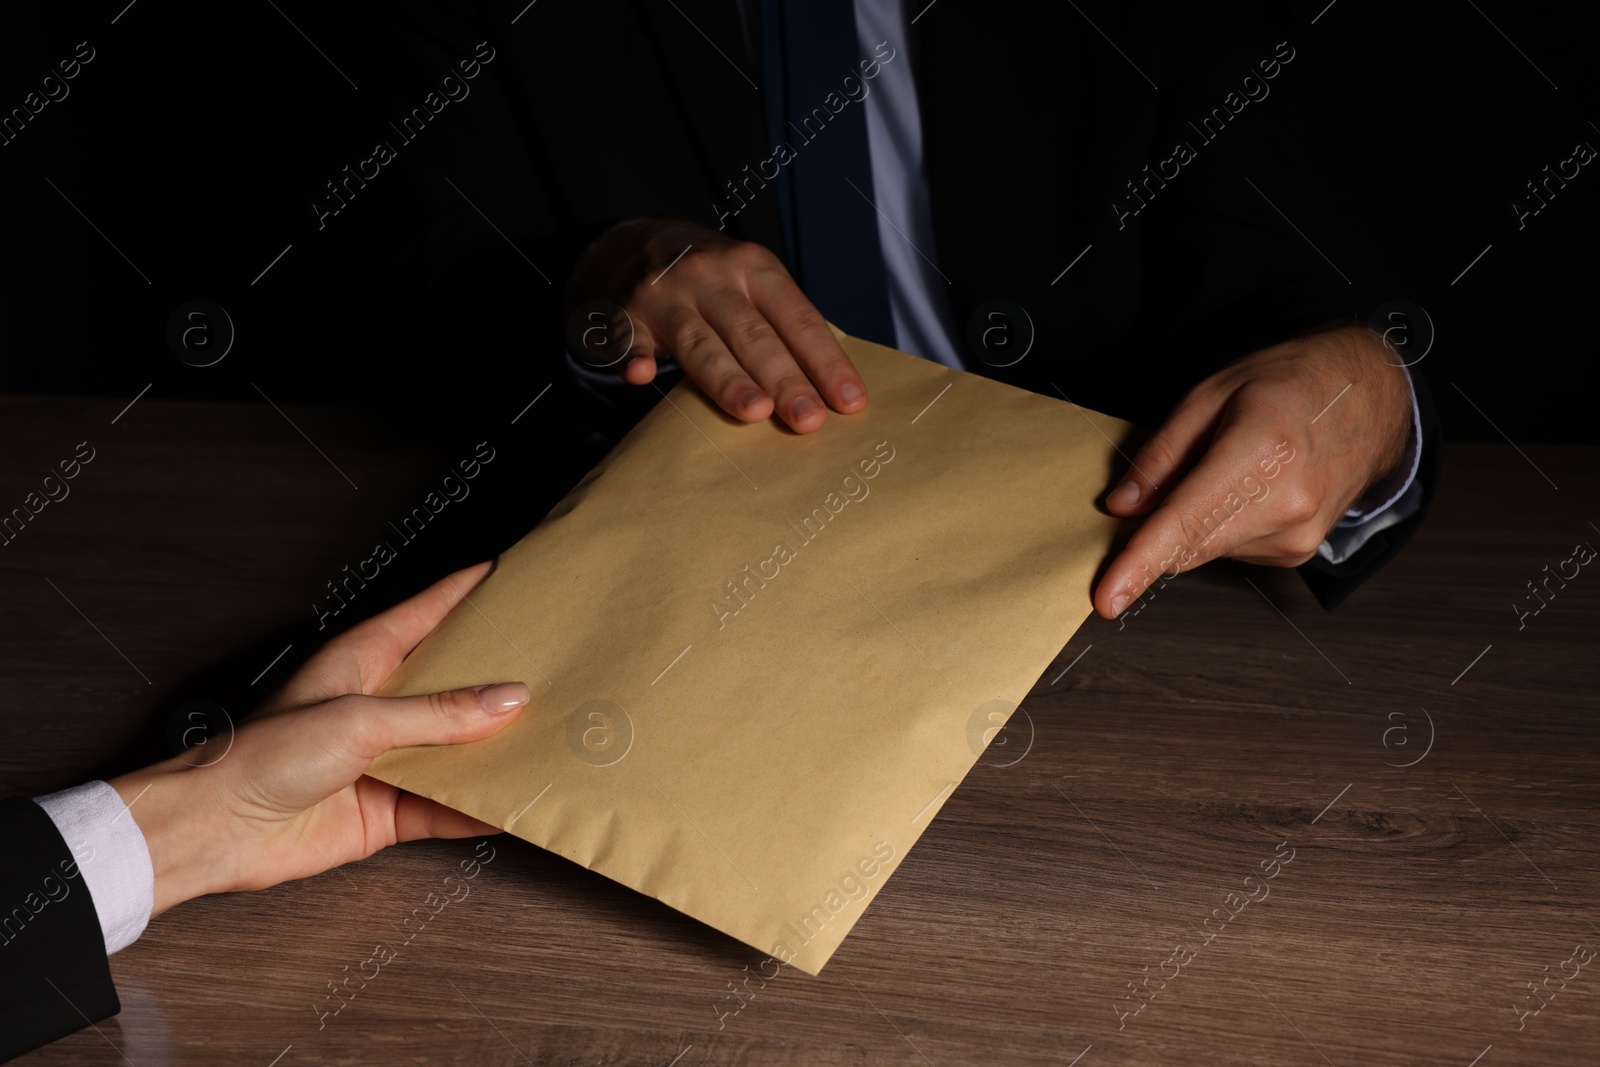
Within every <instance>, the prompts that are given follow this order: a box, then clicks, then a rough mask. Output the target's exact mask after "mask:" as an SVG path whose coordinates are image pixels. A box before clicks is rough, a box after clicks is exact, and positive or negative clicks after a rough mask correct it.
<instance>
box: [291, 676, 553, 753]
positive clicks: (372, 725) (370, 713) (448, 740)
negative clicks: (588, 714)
mask: <svg viewBox="0 0 1600 1067" xmlns="http://www.w3.org/2000/svg"><path fill="white" fill-rule="evenodd" d="M529 699H530V694H529V692H528V687H527V686H526V685H524V684H523V683H521V682H501V683H499V684H498V685H486V686H476V687H473V688H469V689H455V690H451V691H450V692H446V693H429V694H427V695H425V696H414V697H371V696H348V697H340V698H339V699H337V700H332V701H329V702H328V703H327V704H324V705H322V709H324V710H323V714H325V715H327V716H328V717H329V720H331V721H330V723H329V724H328V725H324V726H322V727H321V728H319V729H317V730H315V731H307V735H308V736H320V737H322V738H326V737H327V736H328V735H329V734H332V735H333V736H334V737H336V738H342V739H343V740H345V742H346V745H347V748H348V750H349V751H350V752H351V753H352V754H353V755H355V756H357V757H359V758H361V759H364V760H368V761H371V760H374V759H376V758H378V756H379V755H381V754H382V753H384V752H387V751H389V750H390V749H391V748H404V747H406V746H409V745H458V744H461V743H463V742H466V741H479V740H482V739H483V738H485V737H488V736H489V735H490V734H493V733H495V732H496V731H498V730H500V729H502V728H503V727H505V726H506V725H507V724H508V723H510V722H511V721H512V720H514V719H515V718H516V717H517V712H518V711H520V710H521V709H522V707H523V706H524V705H526V704H527V703H528V701H529Z"/></svg>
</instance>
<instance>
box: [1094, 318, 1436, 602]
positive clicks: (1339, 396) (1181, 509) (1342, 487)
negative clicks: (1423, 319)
mask: <svg viewBox="0 0 1600 1067" xmlns="http://www.w3.org/2000/svg"><path fill="white" fill-rule="evenodd" d="M1410 432H1411V394H1410V390H1409V386H1408V384H1407V382H1406V372H1405V370H1404V369H1402V368H1401V367H1400V366H1398V365H1396V364H1395V362H1394V361H1393V360H1392V359H1390V358H1389V352H1388V349H1387V348H1386V347H1385V346H1384V344H1383V342H1382V341H1381V340H1380V339H1379V338H1378V336H1377V335H1376V334H1374V333H1372V332H1371V331H1370V330H1367V329H1365V328H1362V327H1347V328H1342V329H1338V330H1332V331H1329V332H1327V333H1323V334H1317V335H1315V336H1312V337H1306V338H1301V339H1298V340H1294V341H1286V342H1284V343H1283V344H1280V345H1274V346H1273V347H1271V348H1265V349H1262V350H1261V351H1259V352H1256V353H1253V354H1251V355H1249V356H1246V357H1245V358H1244V359H1241V360H1239V361H1238V362H1236V363H1233V364H1231V365H1230V366H1228V367H1225V368H1223V369H1222V370H1221V371H1219V372H1218V373H1216V374H1214V375H1212V376H1211V377H1210V378H1207V379H1206V380H1205V381H1203V382H1201V383H1200V384H1199V385H1197V386H1195V387H1194V389H1192V390H1190V392H1189V395H1188V396H1186V397H1185V398H1184V399H1183V401H1182V402H1181V403H1180V404H1179V405H1178V406H1177V408H1176V409H1175V410H1174V411H1173V412H1172V414H1171V415H1170V416H1168V417H1167V420H1166V422H1165V423H1164V424H1163V425H1162V426H1161V428H1160V429H1159V430H1157V431H1156V433H1155V435H1154V436H1152V437H1151V438H1150V439H1149V440H1148V441H1146V442H1145V444H1144V447H1143V448H1141V449H1140V450H1139V453H1138V455H1136V456H1135V457H1134V458H1133V469H1132V470H1131V471H1129V472H1128V480H1127V481H1126V482H1124V483H1123V484H1122V485H1120V486H1118V487H1117V488H1116V489H1115V490H1114V491H1113V492H1112V493H1111V494H1110V495H1109V496H1108V497H1107V498H1106V507H1107V509H1109V510H1110V511H1111V512H1112V513H1113V514H1115V515H1119V516H1123V517H1129V518H1131V517H1137V516H1141V515H1143V516H1148V517H1147V518H1146V519H1145V520H1144V522H1143V523H1142V524H1141V525H1140V526H1139V529H1138V530H1137V531H1136V532H1135V533H1134V535H1133V538H1132V539H1131V540H1130V541H1129V542H1128V544H1127V546H1126V547H1125V548H1124V549H1123V551H1122V554H1121V555H1119V556H1118V557H1117V558H1116V559H1115V560H1113V561H1112V563H1111V566H1110V568H1109V569H1108V570H1107V571H1106V573H1105V576H1104V577H1103V578H1102V579H1101V580H1100V585H1099V588H1098V589H1096V590H1095V597H1094V604H1095V610H1096V611H1098V612H1099V613H1100V614H1101V615H1103V616H1105V617H1106V618H1108V619H1114V618H1116V617H1117V616H1118V615H1120V614H1121V613H1122V612H1123V610H1124V609H1125V608H1127V606H1128V605H1129V604H1131V603H1132V602H1133V601H1134V599H1136V598H1137V597H1138V596H1139V595H1141V594H1142V593H1143V592H1144V591H1145V589H1146V588H1148V587H1149V585H1150V584H1151V582H1153V581H1155V580H1156V579H1157V578H1158V577H1162V576H1165V577H1167V578H1171V577H1172V576H1173V575H1175V574H1177V573H1178V572H1179V571H1183V570H1189V569H1192V568H1194V567H1197V566H1199V565H1200V564H1202V563H1205V562H1207V561H1209V560H1212V559H1216V558H1217V557H1219V556H1229V557H1232V558H1234V559H1239V560H1244V561H1246V562H1250V563H1261V564H1265V565H1268V566H1274V567H1295V566H1299V565H1300V564H1302V563H1304V562H1305V561H1306V560H1308V559H1310V558H1311V557H1312V556H1314V555H1315V554H1316V551H1317V546H1318V545H1320V544H1321V543H1322V541H1323V539H1324V538H1325V537H1326V536H1327V534H1328V531H1329V530H1331V529H1332V528H1333V526H1334V524H1335V523H1337V522H1338V521H1339V519H1340V517H1341V516H1343V514H1344V512H1345V510H1346V509H1347V508H1349V507H1350V505H1351V504H1353V503H1355V501H1356V500H1358V499H1360V497H1361V495H1362V493H1363V492H1365V491H1366V489H1367V488H1368V487H1369V486H1371V485H1373V484H1374V483H1376V482H1378V481H1379V480H1381V479H1382V478H1383V477H1385V476H1386V475H1388V474H1389V473H1391V472H1392V471H1393V470H1394V468H1395V467H1396V466H1397V465H1398V464H1399V462H1400V460H1401V458H1402V457H1403V456H1404V453H1405V447H1406V442H1407V440H1408V438H1409V435H1410Z"/></svg>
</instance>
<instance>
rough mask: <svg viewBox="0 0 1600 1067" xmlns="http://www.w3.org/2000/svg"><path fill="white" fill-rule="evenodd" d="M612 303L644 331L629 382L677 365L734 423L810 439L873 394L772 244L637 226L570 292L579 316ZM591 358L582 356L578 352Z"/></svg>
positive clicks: (593, 258)
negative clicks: (769, 422)
mask: <svg viewBox="0 0 1600 1067" xmlns="http://www.w3.org/2000/svg"><path fill="white" fill-rule="evenodd" d="M591 300H605V301H609V302H612V303H614V304H616V305H618V306H620V307H621V308H622V309H623V310H625V311H626V312H627V313H628V317H629V318H630V319H631V320H632V323H633V344H632V347H631V348H630V349H629V350H628V356H627V357H626V360H625V362H624V363H623V366H622V377H623V378H624V380H626V381H629V382H632V383H633V384H635V385H645V384H648V383H649V382H651V381H653V380H654V379H655V376H656V361H657V358H658V357H659V356H662V355H671V356H672V357H674V358H675V359H676V360H677V362H678V365H679V366H680V367H682V368H683V370H684V373H686V374H687V375H688V376H689V377H690V378H691V379H693V380H694V382H695V384H696V385H698V386H699V387H700V388H701V389H702V390H704V391H705V393H706V395H707V396H709V397H711V398H712V399H713V400H715V401H716V403H717V404H718V405H719V406H720V407H721V408H722V409H723V410H724V411H726V412H727V413H728V414H730V415H732V416H734V417H735V418H738V419H742V420H744V421H745V422H760V421H762V420H763V419H766V418H768V417H770V416H771V415H773V414H774V413H776V414H777V415H778V417H779V418H781V419H782V420H783V421H784V423H786V424H787V425H788V426H789V428H790V429H792V430H794V432H795V433H810V432H811V431H813V430H815V429H817V427H819V426H821V425H822V423H823V421H824V420H825V418H826V415H825V414H824V403H823V399H824V398H826V402H827V404H826V406H830V407H832V408H833V409H834V410H835V411H840V412H847V413H848V412H853V411H860V410H861V409H862V408H863V407H865V406H866V403H867V394H866V387H865V386H864V385H863V384H862V381H861V376H860V375H859V374H858V373H856V369H855V366H854V365H853V364H851V362H850V359H849V357H848V356H846V355H845V354H844V350H843V349H842V348H840V347H839V344H838V342H837V341H835V340H834V338H833V333H832V331H831V330H829V329H828V324H827V322H826V321H825V320H824V319H823V317H822V314H821V313H820V312H819V311H817V309H816V308H815V307H813V306H812V304H811V301H809V300H807V299H806V297H805V294H804V293H802V292H801V291H800V287H799V286H798V285H796V284H795V282H794V279H793V278H791V277H790V276H789V272H788V271H787V270H785V269H784V266H783V264H782V263H781V262H779V260H778V257H777V256H775V255H773V254H772V253H771V252H770V251H768V250H767V249H766V248H764V247H762V246H761V245H758V244H754V243H752V242H749V241H736V240H734V239H732V238H730V237H728V236H726V235H724V234H721V233H718V232H717V231H715V230H711V229H707V228H706V227H704V226H700V225H698V224H696V223H692V222H683V221H678V220H672V219H634V220H631V221H629V222H625V223H622V224H621V225H619V226H617V227H615V228H614V229H612V230H610V231H609V232H608V233H606V234H605V235H604V236H603V237H601V238H600V239H599V240H598V241H596V242H595V244H594V246H593V247H592V248H590V249H589V250H588V252H586V253H585V254H584V256H583V259H582V260H580V261H579V263H578V267H577V269H576V270H575V271H574V272H573V277H572V283H571V285H569V286H568V289H567V304H568V307H569V308H573V307H577V306H579V305H581V304H583V303H585V302H587V301H591ZM574 351H581V349H574Z"/></svg>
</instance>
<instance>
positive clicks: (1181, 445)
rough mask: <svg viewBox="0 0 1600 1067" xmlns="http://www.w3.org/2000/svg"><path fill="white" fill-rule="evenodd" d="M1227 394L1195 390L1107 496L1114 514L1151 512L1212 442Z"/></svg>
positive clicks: (1144, 445) (1168, 419)
mask: <svg viewBox="0 0 1600 1067" xmlns="http://www.w3.org/2000/svg"><path fill="white" fill-rule="evenodd" d="M1225 400H1226V397H1225V396H1214V395H1213V394H1212V393H1211V392H1209V391H1206V392H1200V391H1196V392H1192V393H1190V394H1189V395H1188V396H1186V397H1184V398H1183V400H1182V401H1181V402H1180V403H1179V404H1178V406H1177V407H1176V408H1174V409H1173V411H1172V414H1170V415H1168V416H1167V419H1166V421H1165V422H1163V423H1162V424H1161V428H1160V429H1158V430H1156V432H1155V433H1154V434H1152V435H1151V436H1150V439H1149V440H1147V441H1145V443H1144V444H1143V446H1141V447H1140V449H1139V451H1138V452H1137V453H1135V454H1134V457H1133V464H1132V469H1131V470H1129V471H1128V473H1127V475H1126V477H1125V478H1124V480H1123V481H1122V483H1121V484H1120V485H1118V486H1117V487H1116V488H1115V489H1113V490H1112V491H1111V493H1110V494H1109V495H1108V496H1107V497H1106V510H1108V511H1110V512H1111V513H1112V514H1114V515H1122V516H1133V515H1148V514H1149V513H1150V512H1151V511H1152V510H1153V509H1154V508H1155V507H1156V505H1158V504H1159V503H1161V501H1162V499H1164V498H1165V497H1166V495H1167V494H1168V493H1169V492H1171V490H1172V488H1173V487H1174V486H1175V485H1176V484H1177V483H1178V481H1179V480H1180V479H1181V478H1182V477H1183V474H1184V472H1185V471H1186V470H1188V469H1189V468H1190V467H1192V466H1194V464H1195V463H1196V462H1198V461H1199V459H1200V456H1201V455H1202V454H1203V453H1204V452H1205V450H1206V446H1207V445H1208V444H1210V439H1211V435H1212V433H1214V432H1215V430H1216V426H1217V420H1218V418H1219V417H1220V416H1221V414H1222V407H1223V404H1224V402H1225Z"/></svg>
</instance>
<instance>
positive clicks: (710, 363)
mask: <svg viewBox="0 0 1600 1067" xmlns="http://www.w3.org/2000/svg"><path fill="white" fill-rule="evenodd" d="M661 332H662V333H663V335H664V336H665V337H666V338H667V339H668V341H669V343H670V345H671V348H672V354H673V355H674V356H676V357H677V360H678V366H680V367H682V368H683V372H684V373H685V374H687V375H688V376H689V377H690V378H691V379H693V381H694V383H695V384H696V385H698V386H699V387H700V388H701V389H702V390H704V391H705V394H706V395H707V396H709V397H710V398H711V399H712V400H715V401H716V402H717V405H718V406H719V407H720V408H722V410H723V411H726V412H727V413H728V414H730V415H732V416H733V417H734V418H736V419H743V420H744V421H745V422H760V421H762V420H763V419H765V418H767V417H768V416H770V415H771V414H772V398H771V397H769V396H768V395H767V394H766V393H765V392H763V391H762V389H761V387H760V386H759V385H757V384H756V383H755V380H754V379H752V378H751V377H750V375H749V374H748V373H746V371H745V369H744V368H743V367H741V366H740V365H739V361H738V360H737V359H735V358H734V356H733V353H732V352H731V351H729V349H728V346H727V344H726V343H724V341H723V339H722V337H721V336H720V335H719V334H718V333H717V330H716V327H714V326H713V325H712V324H711V323H709V322H707V321H706V320H705V318H704V317H703V316H702V315H701V314H700V312H699V311H698V310H696V309H695V308H692V307H687V306H683V305H678V306H675V307H673V308H672V309H671V310H670V311H669V312H668V314H667V316H666V320H665V321H664V322H663V323H662V324H661Z"/></svg>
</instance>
